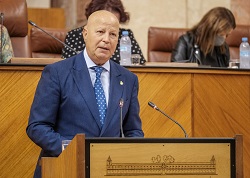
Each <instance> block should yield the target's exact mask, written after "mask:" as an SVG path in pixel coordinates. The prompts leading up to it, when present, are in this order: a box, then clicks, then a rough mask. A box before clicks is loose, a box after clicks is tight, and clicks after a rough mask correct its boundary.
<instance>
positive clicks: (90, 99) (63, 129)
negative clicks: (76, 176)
mask: <svg viewBox="0 0 250 178" xmlns="http://www.w3.org/2000/svg"><path fill="white" fill-rule="evenodd" d="M137 96H138V78H137V76H136V75H135V74H133V73H131V72H130V71H128V70H127V69H125V68H124V67H122V66H120V65H119V64H116V63H115V62H113V61H110V95H109V104H108V109H107V115H106V119H105V123H104V125H103V127H102V128H101V125H100V121H99V120H100V119H99V113H98V108H97V104H96V99H95V93H94V88H93V86H92V83H91V79H90V75H89V72H88V69H87V65H86V62H85V59H84V56H83V53H80V54H78V55H76V56H73V57H72V58H69V59H65V60H63V61H60V62H57V63H54V64H51V65H47V66H46V67H45V68H44V70H43V72H42V76H41V79H40V81H39V83H38V86H37V90H36V93H35V97H34V101H33V104H32V107H31V111H30V117H29V123H28V127H27V134H28V136H29V137H30V139H31V140H32V141H34V142H35V143H36V144H37V145H38V146H40V147H41V148H42V151H41V155H40V156H46V157H48V156H58V155H59V154H60V153H61V143H62V140H65V139H67V140H69V139H73V137H74V136H75V135H76V134H77V133H84V134H85V136H86V137H120V107H119V101H120V99H121V98H123V100H124V105H123V116H122V117H123V130H124V135H125V137H143V136H144V134H143V131H142V128H141V120H140V117H139V103H138V97H137ZM35 177H40V167H39V166H37V170H36V173H35Z"/></svg>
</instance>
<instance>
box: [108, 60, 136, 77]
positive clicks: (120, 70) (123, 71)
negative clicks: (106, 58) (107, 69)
mask: <svg viewBox="0 0 250 178" xmlns="http://www.w3.org/2000/svg"><path fill="white" fill-rule="evenodd" d="M110 63H111V70H112V68H113V70H116V72H117V73H120V74H122V75H128V76H134V77H136V75H135V74H134V73H133V72H131V71H130V70H128V69H127V68H126V67H124V66H121V65H120V64H117V63H116V62H114V61H110Z"/></svg>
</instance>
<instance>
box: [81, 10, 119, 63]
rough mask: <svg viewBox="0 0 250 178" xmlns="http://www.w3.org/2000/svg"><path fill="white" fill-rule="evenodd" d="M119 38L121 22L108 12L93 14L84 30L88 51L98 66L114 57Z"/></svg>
mask: <svg viewBox="0 0 250 178" xmlns="http://www.w3.org/2000/svg"><path fill="white" fill-rule="evenodd" d="M118 36H119V21H118V19H117V17H116V16H114V15H113V14H112V13H110V12H108V11H99V12H96V13H93V14H92V15H91V16H90V17H89V19H88V23H87V25H86V26H85V27H84V30H83V37H84V41H85V43H86V50H87V53H88V55H89V57H90V58H91V59H92V61H93V62H94V63H96V64H97V65H102V64H104V63H105V62H107V61H108V60H109V59H110V57H111V56H112V55H113V53H114V51H115V49H116V45H117V42H118Z"/></svg>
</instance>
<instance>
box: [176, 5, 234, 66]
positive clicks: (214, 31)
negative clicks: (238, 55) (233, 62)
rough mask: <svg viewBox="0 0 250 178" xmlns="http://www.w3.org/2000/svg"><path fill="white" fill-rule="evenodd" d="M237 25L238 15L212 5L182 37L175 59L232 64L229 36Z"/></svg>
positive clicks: (214, 64) (209, 64) (223, 64)
mask: <svg viewBox="0 0 250 178" xmlns="http://www.w3.org/2000/svg"><path fill="white" fill-rule="evenodd" d="M235 27H236V24H235V18H234V15H233V13H232V12H231V11H230V10H228V9H227V8H224V7H216V8H213V9H211V10H210V11H208V12H207V13H206V14H205V15H204V16H203V18H202V19H201V21H200V22H199V23H198V24H197V25H195V26H194V27H193V28H192V29H190V30H189V31H187V33H186V34H184V35H182V36H181V37H180V38H179V40H178V41H177V44H176V46H175V49H174V50H173V52H172V56H171V62H190V63H191V62H192V63H198V64H199V65H208V66H211V67H228V66H229V60H230V53H229V47H228V45H227V43H226V42H225V40H226V38H227V36H228V35H230V33H231V32H232V31H233V29H235Z"/></svg>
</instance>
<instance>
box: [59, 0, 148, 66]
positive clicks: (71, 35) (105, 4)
mask: <svg viewBox="0 0 250 178" xmlns="http://www.w3.org/2000/svg"><path fill="white" fill-rule="evenodd" d="M97 10H108V11H110V12H112V13H113V14H115V15H116V16H117V18H118V19H119V22H120V23H123V24H125V23H127V22H128V21H129V18H130V17H129V14H128V12H125V9H124V6H123V4H122V2H121V0H92V1H91V2H90V3H89V5H88V6H87V8H86V11H85V15H86V17H87V19H88V17H89V16H90V14H92V13H93V12H95V11H97ZM124 30H127V31H128V33H129V37H130V39H131V43H132V48H131V52H132V54H139V55H140V56H141V59H140V63H141V64H143V63H145V62H146V60H145V59H144V56H143V54H142V51H141V49H140V46H139V44H138V43H137V41H136V39H135V37H134V35H133V32H132V31H131V30H130V29H124V28H120V31H119V41H120V39H121V36H122V31H124ZM82 31H83V27H80V28H76V29H74V30H71V31H70V32H68V33H67V36H66V38H65V43H66V44H67V45H69V46H70V47H71V48H73V49H74V50H75V51H82V50H83V49H84V47H85V42H84V39H83V36H82ZM119 49H120V44H119V42H118V44H117V47H116V50H115V53H114V54H113V56H112V57H111V60H113V61H115V62H117V63H118V64H119V61H120V51H119ZM74 55H76V53H75V52H74V51H72V50H71V49H69V48H68V47H67V46H65V47H64V48H63V50H62V58H69V57H71V56H74Z"/></svg>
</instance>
